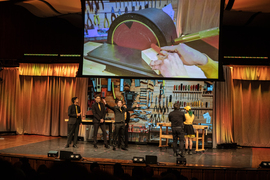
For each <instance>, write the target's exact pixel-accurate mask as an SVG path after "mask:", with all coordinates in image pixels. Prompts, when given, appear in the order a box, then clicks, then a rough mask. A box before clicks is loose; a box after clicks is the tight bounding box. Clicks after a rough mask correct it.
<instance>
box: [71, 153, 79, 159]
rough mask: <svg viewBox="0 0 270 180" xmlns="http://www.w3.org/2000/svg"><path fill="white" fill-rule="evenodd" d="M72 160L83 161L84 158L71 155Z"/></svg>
mask: <svg viewBox="0 0 270 180" xmlns="http://www.w3.org/2000/svg"><path fill="white" fill-rule="evenodd" d="M70 159H71V160H81V159H82V156H81V155H80V154H71V155H70Z"/></svg>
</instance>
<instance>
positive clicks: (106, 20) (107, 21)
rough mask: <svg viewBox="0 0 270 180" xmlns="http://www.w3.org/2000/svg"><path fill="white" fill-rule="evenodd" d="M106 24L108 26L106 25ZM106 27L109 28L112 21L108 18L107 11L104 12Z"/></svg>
mask: <svg viewBox="0 0 270 180" xmlns="http://www.w3.org/2000/svg"><path fill="white" fill-rule="evenodd" d="M106 24H107V25H108V26H106ZM106 27H108V28H109V27H110V22H109V20H108V17H107V13H105V14H104V28H106Z"/></svg>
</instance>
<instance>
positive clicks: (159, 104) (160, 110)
mask: <svg viewBox="0 0 270 180" xmlns="http://www.w3.org/2000/svg"><path fill="white" fill-rule="evenodd" d="M160 101H161V94H159V97H158V109H159V112H160V113H161V112H162V108H161V103H160Z"/></svg>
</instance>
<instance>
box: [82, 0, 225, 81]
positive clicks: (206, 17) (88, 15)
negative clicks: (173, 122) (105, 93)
mask: <svg viewBox="0 0 270 180" xmlns="http://www.w3.org/2000/svg"><path fill="white" fill-rule="evenodd" d="M221 4H222V3H221V1H220V0H161V1H113V2H112V1H102V3H101V2H100V1H91V0H90V1H84V0H82V10H83V20H84V35H83V36H84V42H83V43H84V44H83V56H82V60H81V64H80V70H81V72H80V73H81V75H82V76H95V77H121V78H125V77H132V78H145V79H151V78H158V79H202V80H203V79H209V80H210V79H211V80H217V79H219V74H220V73H219V69H221V68H220V63H219V59H220V58H219V49H220V48H219V34H220V19H221V18H220V14H221Z"/></svg>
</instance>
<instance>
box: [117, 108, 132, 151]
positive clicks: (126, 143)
mask: <svg viewBox="0 0 270 180" xmlns="http://www.w3.org/2000/svg"><path fill="white" fill-rule="evenodd" d="M123 106H124V108H127V105H126V104H123ZM125 113H126V115H125V117H126V123H125V132H124V133H125V148H128V127H129V121H130V113H129V112H128V111H127V112H125ZM119 145H120V144H119Z"/></svg>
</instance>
